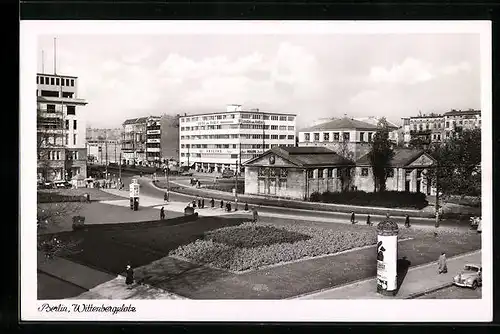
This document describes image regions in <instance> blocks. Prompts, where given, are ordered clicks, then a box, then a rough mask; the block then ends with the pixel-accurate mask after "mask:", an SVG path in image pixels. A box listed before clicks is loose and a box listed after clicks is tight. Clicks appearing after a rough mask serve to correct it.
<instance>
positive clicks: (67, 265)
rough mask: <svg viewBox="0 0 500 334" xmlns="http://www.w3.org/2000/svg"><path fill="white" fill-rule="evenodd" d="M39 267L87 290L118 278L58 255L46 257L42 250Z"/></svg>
mask: <svg viewBox="0 0 500 334" xmlns="http://www.w3.org/2000/svg"><path fill="white" fill-rule="evenodd" d="M37 269H38V270H39V271H41V272H43V273H45V274H47V275H50V276H54V277H57V278H59V279H60V280H63V281H66V282H69V283H72V284H74V285H76V286H79V287H81V288H83V289H86V290H89V289H92V288H93V287H95V286H97V285H99V284H102V283H104V282H107V281H110V280H112V279H114V278H116V276H114V275H111V274H108V273H105V272H102V271H99V270H95V269H92V268H89V267H87V266H83V265H80V264H78V263H75V262H72V261H69V260H66V259H63V258H60V257H57V256H55V257H54V258H52V259H46V258H45V256H44V254H43V253H42V252H37Z"/></svg>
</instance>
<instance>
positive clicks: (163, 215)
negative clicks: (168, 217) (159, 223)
mask: <svg viewBox="0 0 500 334" xmlns="http://www.w3.org/2000/svg"><path fill="white" fill-rule="evenodd" d="M160 219H161V220H164V219H165V208H164V207H163V206H162V207H161V209H160Z"/></svg>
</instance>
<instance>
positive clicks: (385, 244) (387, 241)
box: [377, 235, 398, 293]
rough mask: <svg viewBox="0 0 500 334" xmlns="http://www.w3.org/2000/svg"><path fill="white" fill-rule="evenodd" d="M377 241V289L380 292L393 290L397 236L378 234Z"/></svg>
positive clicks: (394, 286)
mask: <svg viewBox="0 0 500 334" xmlns="http://www.w3.org/2000/svg"><path fill="white" fill-rule="evenodd" d="M377 241H378V242H377V290H378V291H379V292H381V293H384V292H391V291H395V290H396V289H397V268H396V265H397V254H398V236H397V235H379V236H378V240H377Z"/></svg>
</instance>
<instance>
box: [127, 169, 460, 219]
mask: <svg viewBox="0 0 500 334" xmlns="http://www.w3.org/2000/svg"><path fill="white" fill-rule="evenodd" d="M132 178H137V179H138V180H139V183H140V184H141V188H140V192H141V194H143V195H145V196H150V197H156V198H163V196H164V194H165V191H164V190H160V189H158V188H156V187H154V186H153V185H152V184H151V178H150V177H149V176H143V177H139V176H136V175H133V174H132V173H122V180H123V183H124V184H125V189H128V187H129V184H130V182H131V180H132ZM158 178H159V179H160V180H163V179H164V177H163V176H160V177H158ZM182 179H186V177H171V180H182ZM198 179H202V178H200V177H198ZM203 179H206V180H209V179H210V180H211V181H213V178H212V177H211V176H209V175H207V176H206V178H205V177H204V178H203ZM194 197H195V196H192V195H184V194H180V193H175V192H170V200H171V201H178V202H185V203H188V202H191V201H192V200H193V198H194ZM207 199H208V197H207ZM214 199H215V200H216V206H217V205H218V204H219V202H220V199H217V197H215V198H214ZM243 206H244V202H240V204H239V208H240V210H241V209H242V208H243ZM249 208H252V205H251V204H249ZM258 211H259V214H261V215H266V214H267V215H279V214H284V215H290V214H291V212H293V214H296V215H300V217H301V218H304V219H307V218H311V217H318V216H319V215H320V216H321V217H322V218H326V219H332V220H337V221H338V220H345V221H346V222H349V219H350V214H349V213H344V212H325V211H321V212H318V211H312V210H304V209H292V208H285V207H271V206H258ZM383 219H385V217H384V216H375V215H372V216H371V222H372V223H373V224H378V223H379V222H380V221H382V220H383ZM392 219H394V220H395V221H396V222H397V223H399V224H401V225H403V224H404V218H403V217H397V218H396V217H393V218H392ZM356 220H357V221H358V224H365V223H366V215H365V214H359V215H356ZM411 224H412V225H414V226H428V227H430V226H434V221H433V220H432V219H420V218H411ZM441 226H443V227H446V226H453V227H457V222H455V221H449V220H448V221H443V222H442V223H441ZM461 227H463V228H468V225H466V226H464V225H462V226H461Z"/></svg>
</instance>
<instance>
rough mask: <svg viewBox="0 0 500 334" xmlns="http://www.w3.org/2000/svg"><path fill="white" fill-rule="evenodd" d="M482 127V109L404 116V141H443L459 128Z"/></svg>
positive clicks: (406, 142) (407, 142)
mask: <svg viewBox="0 0 500 334" xmlns="http://www.w3.org/2000/svg"><path fill="white" fill-rule="evenodd" d="M480 127H481V111H480V110H473V109H469V110H454V109H453V110H451V111H449V112H447V113H444V114H434V113H431V114H427V115H426V114H423V115H418V116H412V117H405V118H403V130H404V143H405V144H406V145H408V144H409V143H410V141H411V140H412V139H415V138H419V139H421V140H422V141H423V142H426V143H430V142H442V141H444V140H446V139H449V138H450V137H451V135H452V133H453V132H455V131H457V130H458V129H473V128H480Z"/></svg>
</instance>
